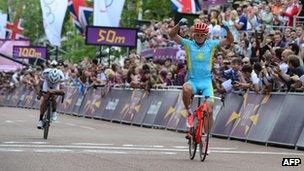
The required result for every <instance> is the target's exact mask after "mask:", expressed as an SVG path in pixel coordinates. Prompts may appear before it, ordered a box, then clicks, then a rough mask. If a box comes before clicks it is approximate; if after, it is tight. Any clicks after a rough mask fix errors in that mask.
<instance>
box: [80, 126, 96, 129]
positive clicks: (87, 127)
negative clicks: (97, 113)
mask: <svg viewBox="0 0 304 171" xmlns="http://www.w3.org/2000/svg"><path fill="white" fill-rule="evenodd" d="M79 127H80V128H84V129H90V130H95V128H92V127H89V126H79Z"/></svg>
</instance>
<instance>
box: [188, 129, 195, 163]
mask: <svg viewBox="0 0 304 171" xmlns="http://www.w3.org/2000/svg"><path fill="white" fill-rule="evenodd" d="M190 133H191V135H192V136H191V137H190V138H189V140H188V145H189V157H190V159H191V160H193V159H194V157H195V153H196V148H197V143H196V142H195V129H194V128H190Z"/></svg>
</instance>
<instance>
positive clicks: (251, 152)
mask: <svg viewBox="0 0 304 171" xmlns="http://www.w3.org/2000/svg"><path fill="white" fill-rule="evenodd" d="M0 147H6V148H5V149H7V148H9V147H10V148H39V149H38V150H40V151H41V148H45V149H47V148H55V149H63V150H66V148H69V149H87V150H116V151H117V150H130V151H160V152H163V153H166V152H169V153H173V152H187V151H188V149H176V148H175V149H173V148H143V147H101V146H79V145H78V146H77V145H38V144H37V145H32V144H24V145H22V144H0ZM2 149H3V148H2ZM49 151H52V150H49ZM210 153H221V154H257V155H290V156H304V153H289V152H271V151H269V152H267V151H228V150H210Z"/></svg>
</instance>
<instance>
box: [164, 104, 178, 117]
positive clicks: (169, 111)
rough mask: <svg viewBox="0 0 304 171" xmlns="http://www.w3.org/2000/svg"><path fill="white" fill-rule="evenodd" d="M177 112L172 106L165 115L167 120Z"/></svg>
mask: <svg viewBox="0 0 304 171" xmlns="http://www.w3.org/2000/svg"><path fill="white" fill-rule="evenodd" d="M175 111H176V109H175V108H173V107H172V106H170V108H169V109H168V111H167V113H166V115H165V118H166V117H167V116H169V115H171V114H173V113H174V112H175Z"/></svg>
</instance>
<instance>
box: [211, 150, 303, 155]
mask: <svg viewBox="0 0 304 171" xmlns="http://www.w3.org/2000/svg"><path fill="white" fill-rule="evenodd" d="M210 153H224V154H225V153H226V154H260V155H289V156H304V154H303V153H288V152H272V151H225V150H212V151H210Z"/></svg>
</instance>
